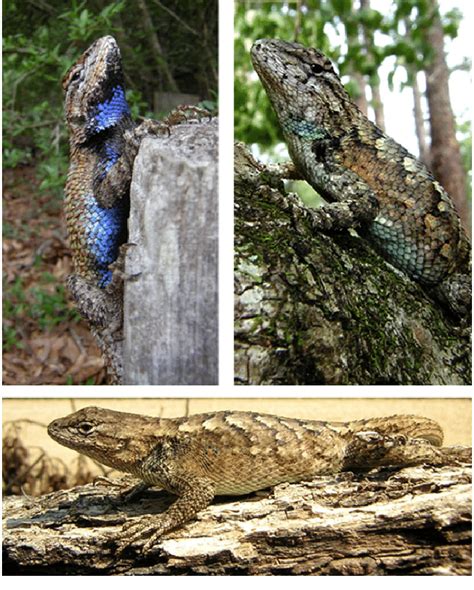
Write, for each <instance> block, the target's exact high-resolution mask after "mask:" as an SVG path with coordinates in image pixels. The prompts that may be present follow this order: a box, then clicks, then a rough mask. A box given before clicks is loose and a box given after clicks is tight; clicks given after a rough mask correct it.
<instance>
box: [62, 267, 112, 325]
mask: <svg viewBox="0 0 474 590" xmlns="http://www.w3.org/2000/svg"><path fill="white" fill-rule="evenodd" d="M67 287H68V289H69V291H70V293H71V295H72V298H73V299H74V301H75V303H76V306H77V310H78V311H79V313H80V314H81V315H82V317H84V318H85V319H86V320H87V321H88V322H90V323H91V325H93V326H97V327H103V328H107V329H108V330H109V331H110V332H111V333H115V332H117V331H118V330H120V328H121V326H122V314H121V305H120V299H121V295H122V294H121V290H120V289H117V288H116V285H115V284H114V285H113V286H110V288H109V287H106V288H104V289H101V288H100V287H98V286H97V285H95V284H93V283H92V282H90V281H88V280H87V279H84V278H83V277H81V276H79V275H70V276H68V278H67Z"/></svg>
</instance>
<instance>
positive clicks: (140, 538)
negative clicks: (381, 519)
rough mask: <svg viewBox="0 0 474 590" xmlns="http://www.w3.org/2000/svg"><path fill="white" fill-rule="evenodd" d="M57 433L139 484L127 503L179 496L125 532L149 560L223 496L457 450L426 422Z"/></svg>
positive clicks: (145, 422)
mask: <svg viewBox="0 0 474 590" xmlns="http://www.w3.org/2000/svg"><path fill="white" fill-rule="evenodd" d="M48 433H49V435H50V436H51V437H52V438H53V439H54V440H55V441H57V442H59V443H60V444H62V445H64V446H66V447H69V448H71V449H74V450H76V451H78V452H79V453H83V454H85V455H87V456H89V457H92V458H93V459H95V460H97V461H99V462H100V463H103V464H104V465H107V466H109V467H112V468H114V469H118V470H119V471H123V472H126V473H131V474H132V475H133V476H135V477H137V478H139V480H140V483H138V484H137V485H136V486H133V487H132V488H128V489H127V490H125V491H124V492H122V494H121V497H122V498H125V499H130V498H131V497H133V495H135V493H136V492H140V491H142V490H144V489H146V488H147V487H150V486H157V487H160V488H162V489H165V490H167V491H168V492H171V493H172V494H174V495H176V496H177V499H176V501H175V502H174V504H172V505H171V507H170V508H169V509H168V510H167V511H166V512H164V513H163V514H160V515H147V516H145V517H141V518H138V519H136V520H133V521H132V522H130V523H126V524H125V525H124V528H123V531H122V532H121V533H120V536H119V538H118V539H117V544H118V546H119V548H120V550H123V549H125V548H126V547H127V546H128V545H130V544H131V543H135V542H138V543H139V544H140V545H143V550H144V551H145V552H146V551H148V550H150V549H152V548H153V546H154V545H155V543H156V542H157V541H158V539H159V538H160V537H161V535H162V534H164V533H166V532H168V531H169V530H171V529H174V528H176V527H178V526H180V525H182V524H183V523H185V522H186V521H188V520H191V519H192V518H193V517H194V516H195V515H196V513H197V512H199V511H200V510H202V509H204V508H205V507H206V506H208V505H209V504H210V503H211V501H212V499H213V498H214V497H215V496H220V495H224V496H226V495H243V494H247V493H250V492H252V491H256V490H260V489H264V488H267V487H269V486H274V485H277V484H279V483H283V482H289V483H294V482H299V481H309V480H312V479H315V478H317V477H318V476H320V475H328V474H335V473H339V472H341V471H348V470H352V471H354V470H362V471H366V470H370V469H372V468H375V467H379V466H394V467H397V466H398V467H403V466H409V465H419V464H421V463H428V464H431V465H441V464H449V462H450V461H451V460H452V459H451V458H450V457H451V455H450V451H449V448H446V449H440V448H438V447H440V446H441V444H442V441H443V431H442V429H441V427H440V426H439V425H438V424H437V423H436V422H434V421H433V420H430V419H428V418H423V417H419V416H404V415H401V416H390V417H383V418H372V419H367V420H356V421H354V422H321V421H315V420H298V419H293V418H283V417H279V416H273V415H270V414H258V413H254V412H238V411H235V412H232V411H223V412H214V413H208V414H197V415H194V416H189V417H183V418H172V419H164V418H154V417H151V416H143V415H139V414H129V413H124V412H117V411H114V410H108V409H103V408H95V407H90V408H84V409H82V410H79V411H78V412H75V413H74V414H71V415H69V416H66V417H64V418H59V419H57V420H54V421H53V422H52V423H51V424H50V425H49V426H48Z"/></svg>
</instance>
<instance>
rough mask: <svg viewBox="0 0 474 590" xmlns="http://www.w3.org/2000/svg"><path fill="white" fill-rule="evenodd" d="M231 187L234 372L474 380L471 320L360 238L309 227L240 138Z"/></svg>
mask: <svg viewBox="0 0 474 590" xmlns="http://www.w3.org/2000/svg"><path fill="white" fill-rule="evenodd" d="M272 184H273V185H274V186H272ZM234 198H235V374H236V377H235V380H236V383H238V384H246V385H249V384H251V385H263V384H266V385H277V384H287V385H291V384H298V385H315V384H318V385H368V384H371V385H376V384H390V385H411V384H418V385H440V384H452V385H454V384H458V385H460V384H464V385H467V384H470V383H471V356H470V350H471V349H470V346H471V341H470V333H469V328H468V327H467V326H465V327H462V326H459V325H457V324H456V320H455V319H454V318H452V317H449V316H448V315H447V312H445V311H444V310H443V309H442V308H441V307H440V306H439V304H437V303H436V302H435V301H433V300H432V299H431V298H430V295H429V292H425V291H424V290H423V289H422V287H421V286H420V285H418V284H417V283H415V282H414V281H412V280H410V279H409V278H408V277H407V276H405V275H404V274H402V273H401V272H399V271H397V270H395V269H394V268H393V267H392V266H390V265H389V264H388V263H387V262H385V261H384V260H383V259H382V258H381V257H380V256H379V255H378V254H377V253H376V252H375V251H374V250H372V248H371V247H370V245H369V243H368V242H367V241H365V240H363V239H361V238H359V237H357V236H355V235H352V234H350V233H349V232H344V233H340V234H337V235H332V236H328V235H323V234H316V235H315V234H313V233H312V232H311V229H310V227H309V224H308V223H307V221H306V219H305V215H304V212H303V211H302V209H301V208H300V207H301V206H302V205H301V202H300V200H299V199H298V198H297V196H296V195H294V194H286V193H285V192H284V189H283V186H282V184H281V183H280V184H277V183H276V182H274V181H273V180H272V178H271V174H270V173H269V172H268V170H266V169H265V168H264V166H263V165H261V164H259V163H258V162H256V161H255V160H254V159H253V158H252V157H251V156H250V154H249V152H248V151H247V149H246V148H245V146H243V144H237V145H236V148H235V197H234Z"/></svg>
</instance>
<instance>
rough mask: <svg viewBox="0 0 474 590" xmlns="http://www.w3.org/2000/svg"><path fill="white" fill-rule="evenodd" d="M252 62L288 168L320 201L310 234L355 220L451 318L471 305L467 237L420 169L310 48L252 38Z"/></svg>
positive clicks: (465, 312)
mask: <svg viewBox="0 0 474 590" xmlns="http://www.w3.org/2000/svg"><path fill="white" fill-rule="evenodd" d="M252 61H253V64H254V67H255V70H256V72H257V74H258V75H259V77H260V79H261V81H262V84H263V86H264V88H265V91H266V93H267V95H268V97H269V99H270V102H271V103H272V106H273V108H274V110H275V112H276V114H277V117H278V120H279V122H280V125H281V127H282V130H283V134H284V137H285V140H286V143H287V145H288V150H289V153H290V156H291V159H292V161H293V163H294V166H295V168H296V172H297V173H298V174H299V175H300V176H301V177H302V178H304V179H305V180H306V181H307V182H308V183H309V184H310V185H311V186H313V188H314V189H315V190H316V191H317V192H318V193H319V194H320V195H321V196H322V197H323V198H324V199H326V200H327V201H328V202H329V203H331V204H329V205H326V206H325V207H323V208H321V209H319V210H313V212H312V217H313V225H314V229H315V230H316V231H318V230H321V231H331V230H338V229H343V228H347V227H357V228H358V231H359V232H360V233H361V234H363V235H365V237H367V238H368V239H369V240H370V241H371V242H372V244H373V245H374V246H375V248H376V249H377V250H378V251H379V252H380V253H381V254H382V255H383V256H384V257H385V258H386V259H387V260H388V261H389V262H391V263H392V264H393V265H394V266H396V267H397V268H399V269H400V270H402V271H403V272H404V273H406V274H407V275H408V276H410V277H411V278H413V279H414V280H416V281H418V282H419V283H420V284H422V285H423V286H424V287H426V288H427V290H428V291H429V292H430V293H432V294H434V295H435V296H436V297H437V298H438V299H439V300H440V301H442V302H443V303H444V304H445V305H447V306H448V307H449V309H450V310H451V311H452V312H453V313H454V314H456V315H459V316H467V315H469V314H470V310H471V277H470V243H469V240H468V238H467V237H466V234H465V232H464V230H463V228H462V226H461V222H460V220H459V217H458V215H457V213H456V210H455V207H454V205H453V203H452V201H451V199H450V198H449V196H448V194H447V193H446V191H445V190H444V189H443V187H442V186H441V185H440V184H439V183H438V182H436V181H435V179H434V178H433V176H432V174H431V173H430V172H429V171H428V169H427V168H426V167H425V166H424V164H423V163H421V162H420V161H419V160H417V159H416V158H415V157H414V156H412V155H410V154H409V153H408V152H407V151H406V150H405V148H403V147H402V146H401V145H399V144H398V143H397V142H395V141H394V140H393V139H392V138H390V137H388V136H387V135H385V134H384V133H383V132H382V131H381V130H380V129H379V128H378V127H377V126H376V125H374V124H373V123H372V122H370V121H369V120H368V119H367V118H366V117H365V115H363V114H362V113H361V111H360V110H359V109H358V107H357V106H356V105H355V104H354V103H353V102H352V101H351V99H350V98H349V95H348V94H347V92H346V91H345V89H344V87H343V86H342V83H341V81H340V79H339V77H338V76H337V74H336V73H335V71H334V69H333V67H332V64H331V62H330V61H329V60H328V59H327V58H326V57H325V56H324V55H323V54H322V53H321V52H320V51H318V50H316V49H312V48H306V47H303V46H302V45H300V44H298V43H287V42H285V41H279V40H276V39H262V40H259V41H256V42H255V44H254V45H253V47H252Z"/></svg>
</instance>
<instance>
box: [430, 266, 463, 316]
mask: <svg viewBox="0 0 474 590" xmlns="http://www.w3.org/2000/svg"><path fill="white" fill-rule="evenodd" d="M434 292H435V295H436V297H437V298H438V299H440V300H441V301H442V302H443V303H445V304H446V305H447V306H448V308H449V309H450V310H451V311H452V312H453V313H454V314H455V315H456V316H458V317H463V318H470V317H471V310H472V284H471V275H470V274H461V273H456V274H452V275H449V276H448V277H447V278H446V279H444V280H443V281H442V282H441V283H439V284H438V285H436V286H435V287H434Z"/></svg>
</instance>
